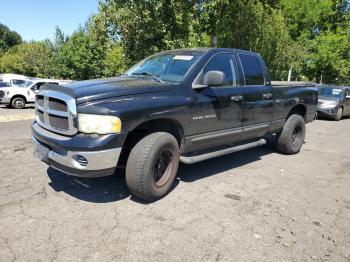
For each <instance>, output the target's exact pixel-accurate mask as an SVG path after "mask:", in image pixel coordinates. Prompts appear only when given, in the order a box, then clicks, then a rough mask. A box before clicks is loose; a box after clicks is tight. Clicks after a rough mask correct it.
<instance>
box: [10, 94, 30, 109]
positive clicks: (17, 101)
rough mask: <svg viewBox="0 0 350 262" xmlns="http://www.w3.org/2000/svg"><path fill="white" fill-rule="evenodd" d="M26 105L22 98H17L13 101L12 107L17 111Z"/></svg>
mask: <svg viewBox="0 0 350 262" xmlns="http://www.w3.org/2000/svg"><path fill="white" fill-rule="evenodd" d="M25 105H26V101H25V100H24V99H23V98H22V97H15V98H14V99H12V101H11V106H12V107H13V108H15V109H23V108H24V107H25Z"/></svg>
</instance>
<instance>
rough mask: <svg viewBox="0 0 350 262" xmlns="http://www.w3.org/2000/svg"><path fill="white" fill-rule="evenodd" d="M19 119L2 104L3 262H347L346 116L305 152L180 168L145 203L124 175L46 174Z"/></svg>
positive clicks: (349, 168) (314, 127) (318, 132)
mask: <svg viewBox="0 0 350 262" xmlns="http://www.w3.org/2000/svg"><path fill="white" fill-rule="evenodd" d="M28 110H29V111H27V112H28V114H32V111H31V110H32V109H28ZM22 113H23V112H22V111H16V110H10V109H3V108H0V117H1V116H4V115H5V114H7V115H11V116H12V117H11V118H10V119H7V120H4V121H2V122H0V261H6V262H7V261H55V260H57V261H112V260H113V261H337V262H338V261H350V158H349V157H350V154H349V146H350V132H349V131H350V120H349V119H345V120H343V121H341V122H332V121H325V120H323V121H316V122H313V123H312V124H310V125H308V126H307V137H306V143H305V145H304V147H303V149H302V152H301V153H300V154H298V155H294V156H285V155H281V154H278V153H276V152H275V151H273V150H271V149H269V148H268V147H261V148H258V149H252V150H248V151H244V152H239V153H236V154H232V155H229V156H225V157H221V158H217V159H214V160H209V161H206V162H202V163H198V164H195V165H192V166H185V165H182V166H181V167H180V170H179V179H178V180H177V183H176V186H175V188H174V189H173V191H172V192H171V193H170V194H169V195H168V196H166V197H165V198H163V199H162V200H160V201H158V202H156V203H152V204H145V203H142V202H139V201H138V200H137V199H134V198H133V197H130V194H129V192H128V190H127V188H126V186H125V181H124V179H123V178H121V177H120V176H117V175H116V176H113V177H107V178H100V179H90V180H89V179H76V178H72V177H68V176H66V175H63V174H61V173H59V172H56V171H54V170H51V169H47V167H46V166H45V165H44V164H43V163H41V162H39V161H37V160H35V159H34V158H33V157H32V151H33V147H32V145H31V142H30V123H31V121H30V120H25V121H15V120H16V117H15V116H16V115H18V114H22Z"/></svg>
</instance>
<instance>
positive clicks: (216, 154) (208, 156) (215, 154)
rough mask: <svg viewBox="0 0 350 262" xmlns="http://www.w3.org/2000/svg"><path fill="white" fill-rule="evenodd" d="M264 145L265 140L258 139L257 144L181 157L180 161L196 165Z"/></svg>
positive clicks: (252, 143)
mask: <svg viewBox="0 0 350 262" xmlns="http://www.w3.org/2000/svg"><path fill="white" fill-rule="evenodd" d="M265 144H266V140H265V139H260V140H259V141H257V142H251V143H248V144H244V145H241V146H234V147H230V148H226V149H222V150H219V151H214V152H210V153H206V154H202V155H198V156H188V157H187V156H181V157H180V161H181V162H182V163H185V164H193V163H197V162H200V161H204V160H207V159H211V158H215V157H219V156H223V155H227V154H231V153H234V152H238V151H242V150H246V149H249V148H253V147H257V146H262V145H265Z"/></svg>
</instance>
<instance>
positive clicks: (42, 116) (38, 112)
mask: <svg viewBox="0 0 350 262" xmlns="http://www.w3.org/2000/svg"><path fill="white" fill-rule="evenodd" d="M36 115H37V116H38V118H39V120H40V122H42V123H44V112H42V111H40V110H37V112H36Z"/></svg>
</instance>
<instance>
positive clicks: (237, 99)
mask: <svg viewBox="0 0 350 262" xmlns="http://www.w3.org/2000/svg"><path fill="white" fill-rule="evenodd" d="M242 100H243V96H241V95H239V96H231V101H234V102H239V101H242Z"/></svg>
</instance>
